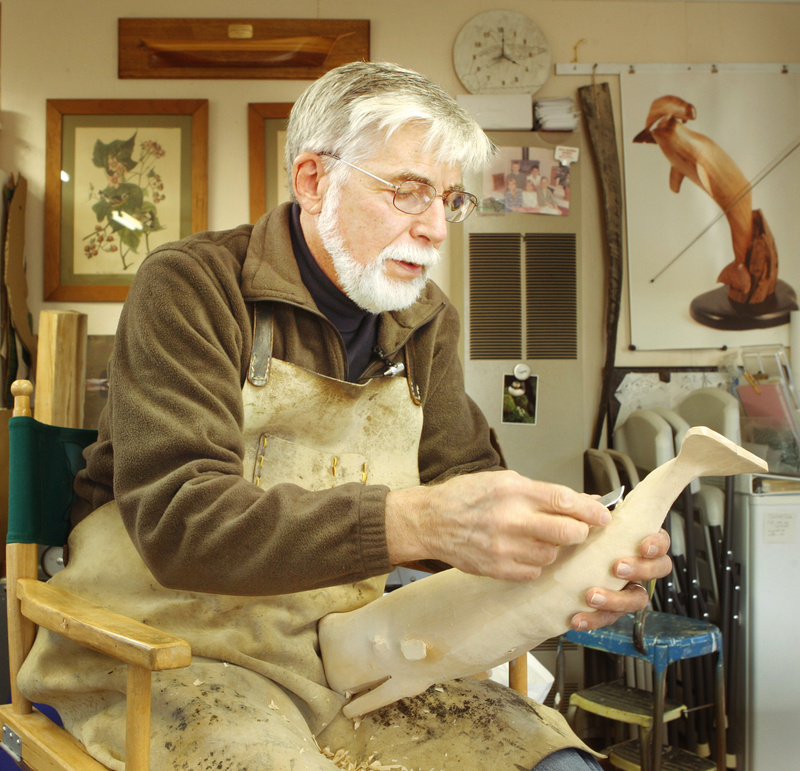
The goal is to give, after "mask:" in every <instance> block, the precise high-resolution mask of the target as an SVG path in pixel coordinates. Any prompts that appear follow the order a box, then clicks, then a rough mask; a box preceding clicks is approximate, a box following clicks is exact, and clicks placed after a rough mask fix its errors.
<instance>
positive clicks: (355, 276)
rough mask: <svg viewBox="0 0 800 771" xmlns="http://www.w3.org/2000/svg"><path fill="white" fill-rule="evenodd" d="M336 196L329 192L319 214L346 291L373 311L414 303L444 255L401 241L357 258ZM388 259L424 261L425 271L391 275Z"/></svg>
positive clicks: (326, 244)
mask: <svg viewBox="0 0 800 771" xmlns="http://www.w3.org/2000/svg"><path fill="white" fill-rule="evenodd" d="M331 198H333V199H336V198H337V196H332V197H331V196H329V197H328V200H326V201H325V202H324V203H323V206H322V211H321V212H320V215H319V222H318V229H319V237H320V240H321V241H322V245H323V247H324V248H325V251H327V253H328V254H329V255H330V257H331V260H332V261H333V267H334V270H335V271H336V276H337V278H338V279H339V285H340V286H341V287H342V290H343V291H344V293H345V294H346V295H347V296H348V297H349V298H350V299H351V300H352V301H353V302H354V303H355V304H356V305H358V306H359V307H360V308H363V309H364V310H365V311H369V312H370V313H383V312H384V311H399V310H403V308H408V307H409V306H410V305H413V304H414V303H415V302H416V301H417V299H418V298H419V296H420V294H421V293H422V290H423V289H424V288H425V284H426V283H427V281H428V272H429V271H430V269H431V268H433V267H435V266H436V265H437V264H438V263H439V260H440V259H441V255H440V254H439V252H438V251H437V250H436V249H434V247H432V246H428V247H424V246H423V247H417V246H411V245H410V244H399V245H397V246H388V247H386V248H385V249H384V250H383V251H382V252H381V253H380V254H379V255H378V256H377V257H376V258H375V259H374V260H373V261H372V262H370V263H368V264H367V265H362V264H361V263H359V262H357V261H356V260H355V259H354V258H353V256H352V255H351V254H350V251H349V250H348V249H347V247H346V246H345V244H344V239H343V238H342V235H341V233H340V232H339V228H338V221H337V216H336V215H337V214H338V208H339V207H338V201H337V200H331ZM389 260H398V261H400V262H410V263H413V264H415V265H422V266H423V269H422V273H420V275H419V276H417V277H416V278H413V279H392V278H389V277H388V276H387V275H386V267H385V264H386V262H388V261H389Z"/></svg>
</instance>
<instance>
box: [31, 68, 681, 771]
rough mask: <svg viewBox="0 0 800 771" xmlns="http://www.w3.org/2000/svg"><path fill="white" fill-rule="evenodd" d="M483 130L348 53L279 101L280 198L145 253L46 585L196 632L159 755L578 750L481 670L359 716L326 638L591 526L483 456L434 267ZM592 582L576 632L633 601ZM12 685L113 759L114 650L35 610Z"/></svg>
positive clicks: (411, 80)
mask: <svg viewBox="0 0 800 771" xmlns="http://www.w3.org/2000/svg"><path fill="white" fill-rule="evenodd" d="M492 151H493V148H492V146H491V144H490V142H489V141H488V140H487V138H486V136H485V135H484V133H483V132H482V131H481V130H480V128H479V127H478V126H477V125H476V124H475V122H474V121H472V120H471V119H470V118H469V117H468V116H467V115H466V114H465V113H464V112H463V111H462V110H461V109H460V108H459V107H458V106H457V104H456V103H455V102H454V101H453V99H451V98H450V97H449V96H448V95H447V94H445V93H444V92H443V91H442V90H441V89H440V88H439V87H437V86H436V85H435V84H433V83H431V82H430V81H429V80H427V79H426V78H424V77H422V76H420V75H418V74H417V73H414V72H410V71H408V70H404V69H401V68H399V67H397V66H395V65H388V64H372V63H356V64H351V65H346V66H343V67H341V68H338V69H336V70H333V71H331V72H329V73H328V74H327V75H325V76H324V77H323V78H321V79H320V80H319V81H317V82H316V83H314V84H313V85H312V86H311V87H310V88H309V89H308V90H307V91H306V93H305V94H304V95H303V96H302V97H301V98H300V99H299V101H298V102H297V104H296V105H295V107H294V109H293V111H292V116H291V119H290V123H289V128H288V132H287V162H288V168H289V171H290V179H291V184H292V189H293V194H294V199H295V202H294V203H292V204H290V205H286V206H282V207H280V208H278V209H277V210H275V211H272V212H270V213H268V214H267V215H266V216H264V217H263V218H262V219H261V220H260V221H259V222H258V223H257V224H256V225H255V226H249V225H247V226H242V227H239V228H236V229H234V230H230V231H226V232H218V233H203V234H199V235H196V236H194V237H192V238H189V239H186V240H184V241H181V242H177V243H172V244H168V245H166V246H163V247H160V248H159V249H157V250H156V251H155V252H154V253H153V254H152V255H150V257H149V258H148V259H147V260H146V261H145V262H144V264H143V265H142V267H141V269H140V270H139V273H138V274H137V276H136V280H135V281H134V284H133V286H132V287H131V291H130V294H129V297H128V300H127V302H126V304H125V307H124V309H123V312H122V315H121V318H120V323H119V329H118V332H117V337H116V342H115V347H114V353H113V356H112V359H111V362H110V364H109V375H110V381H111V389H110V394H109V401H108V406H107V408H106V409H105V411H104V413H103V416H102V418H101V425H100V436H99V439H98V442H97V443H96V444H95V445H93V446H92V447H91V448H89V450H87V461H88V464H87V468H86V471H85V472H84V473H83V474H82V475H81V476H80V478H79V480H78V483H77V490H78V493H79V496H80V501H79V502H78V505H77V506H76V510H75V520H76V522H77V524H76V527H75V529H74V530H73V533H72V536H71V539H70V561H69V565H68V566H67V568H66V569H65V570H64V571H62V572H61V573H59V574H58V575H57V576H56V578H55V579H54V581H55V582H57V583H59V584H61V585H64V586H68V587H70V588H72V589H73V590H74V591H76V592H78V593H80V594H82V595H84V596H86V597H88V598H90V599H93V600H94V601H96V602H99V603H102V604H106V605H109V606H111V607H113V608H114V609H116V610H119V611H121V612H124V613H126V614H129V615H131V616H133V617H135V618H138V619H140V620H143V621H144V622H145V623H148V624H152V625H154V626H156V627H160V628H162V629H165V630H168V631H171V632H173V633H174V634H177V635H179V636H181V637H183V638H185V639H187V640H188V641H189V642H190V643H191V646H192V651H193V656H194V658H193V663H192V665H191V666H190V667H188V668H187V669H185V670H176V671H172V672H165V673H158V674H156V675H155V677H154V696H153V730H152V744H151V755H152V767H153V768H154V769H159V771H164V770H168V769H206V768H208V769H211V768H214V769H249V770H250V771H256V769H276V770H277V769H281V770H283V769H289V768H294V769H309V771H325V770H326V769H328V770H330V769H333V768H335V767H336V764H337V763H341V759H342V758H343V757H346V758H347V759H348V762H353V763H354V764H358V763H366V762H367V760H368V759H369V758H370V757H372V756H375V757H377V759H379V760H380V761H381V762H382V763H385V764H387V765H391V764H395V765H392V766H391V767H393V768H400V767H406V768H409V769H411V768H414V769H416V768H424V769H426V770H427V769H429V768H431V767H435V768H437V769H438V768H453V769H458V770H459V771H470V770H472V769H474V771H478V770H479V769H481V770H484V769H489V768H491V769H493V770H494V771H497V770H503V769H508V771H517V769H519V768H526V769H528V768H531V767H533V766H534V765H536V764H537V763H539V761H542V764H540V766H537V768H539V767H541V768H542V769H544V768H548V769H554V768H566V769H579V768H587V767H590V768H593V767H596V766H595V765H589V764H590V763H591V764H594V761H593V760H590V758H589V755H588V754H584V753H579V752H578V750H576V749H575V748H579V747H582V746H583V745H582V743H581V742H580V740H579V739H578V738H577V737H575V736H574V735H573V734H572V733H571V732H570V731H569V729H568V727H567V726H566V724H565V722H564V721H563V719H561V717H560V716H559V715H557V713H554V712H552V711H550V710H546V709H545V708H544V707H541V706H540V705H537V704H534V703H533V702H530V701H528V700H527V699H524V698H523V697H521V696H519V695H518V694H515V693H514V692H511V691H509V690H508V689H506V688H502V687H500V686H495V685H494V684H487V683H481V682H479V681H477V680H473V679H472V678H468V679H466V680H463V681H455V682H449V683H443V684H441V685H440V686H437V687H436V688H433V689H431V690H430V691H429V692H427V693H425V694H422V695H420V696H419V697H415V698H413V699H405V700H403V701H402V702H398V703H396V704H394V705H390V706H387V707H385V708H382V709H381V710H378V711H376V712H374V713H372V714H369V715H367V716H365V717H364V718H363V720H361V722H360V723H358V724H354V723H353V721H350V720H347V719H346V718H344V717H343V715H342V714H341V708H342V706H343V705H344V704H345V703H346V698H345V697H343V696H341V695H339V694H338V693H336V692H334V691H332V690H331V689H330V688H328V686H327V682H326V679H325V674H324V670H323V666H322V662H321V660H320V656H319V648H318V641H317V623H318V621H319V619H320V618H322V617H323V616H324V615H326V614H328V613H331V612H335V611H344V610H350V609H353V608H357V607H360V606H361V605H363V604H364V603H367V602H370V601H372V600H373V599H375V598H377V597H379V596H380V595H381V593H382V592H383V585H384V580H385V576H386V574H387V573H389V572H390V571H391V570H392V568H393V566H395V565H398V564H402V563H406V562H409V561H419V560H435V561H439V562H444V563H447V564H448V565H452V566H455V567H457V568H459V569H461V570H463V571H468V572H471V573H476V574H481V575H486V576H491V577H496V578H502V579H511V580H515V581H532V580H535V579H536V577H537V576H538V575H539V572H540V570H541V567H542V566H543V565H545V564H548V563H549V562H551V561H552V560H553V559H554V558H555V555H556V553H557V551H558V548H559V546H561V545H564V544H573V543H577V542H580V541H582V540H583V539H584V538H586V536H587V533H588V531H589V528H590V527H602V525H603V524H604V522H606V521H607V518H608V512H607V511H606V510H605V509H604V508H603V507H602V506H601V505H600V504H598V503H597V502H596V501H595V500H593V499H592V498H591V497H589V496H586V495H583V494H579V493H576V492H573V491H571V490H568V489H566V488H563V487H560V486H556V485H552V484H546V483H543V482H536V481H533V480H530V479H526V478H523V477H521V476H519V475H518V474H516V473H514V472H511V471H505V470H502V469H501V468H500V467H499V458H498V456H497V454H496V452H495V450H494V449H493V447H492V444H491V442H490V436H489V430H488V427H487V424H486V421H485V419H484V417H483V416H482V415H481V413H480V412H479V410H478V409H477V407H476V406H475V405H474V404H473V402H472V401H471V400H470V399H469V397H468V396H467V395H466V394H465V392H464V385H463V380H462V373H461V368H460V365H459V361H458V357H457V355H456V339H457V335H458V321H457V319H456V314H455V311H454V310H453V307H452V306H451V305H450V303H449V302H448V300H447V298H446V297H445V296H444V295H443V294H442V292H441V291H440V290H439V289H438V288H437V287H436V286H435V285H434V284H432V283H431V282H429V281H428V272H429V270H430V269H431V268H432V267H433V266H434V265H435V264H436V263H437V262H438V259H439V252H438V248H439V246H440V245H441V243H442V241H443V240H444V238H445V236H446V233H447V227H448V222H459V221H461V220H463V219H464V218H465V217H466V216H468V215H469V213H470V212H471V211H472V209H473V207H474V205H475V202H476V199H475V197H474V196H472V195H471V194H469V193H467V192H466V191H465V190H464V189H463V186H462V173H463V172H465V171H470V170H473V169H476V168H478V167H479V166H481V165H482V164H484V163H485V162H486V161H487V160H488V159H489V158H490V156H491V154H492ZM667 547H668V541H667V538H666V536H665V535H663V534H655V535H654V536H652V537H651V538H649V539H647V540H646V541H645V542H644V543H643V545H642V553H641V555H629V556H625V557H624V558H622V559H620V560H619V561H618V562H617V563H616V564H615V570H616V572H617V574H618V575H620V576H624V577H626V578H629V579H630V580H631V581H644V580H647V579H649V578H651V577H654V576H658V575H663V574H664V573H665V572H666V571H667V570H668V568H669V559H668V557H666V556H665V554H666V550H667ZM587 598H590V599H591V604H592V605H593V607H595V608H597V609H598V611H597V612H595V613H592V612H587V613H582V614H579V616H577V617H576V618H575V620H574V624H575V626H576V627H583V628H588V627H596V626H600V625H602V624H604V623H608V622H610V621H612V620H613V619H615V618H616V617H617V616H618V614H620V613H622V612H625V611H630V610H635V609H637V608H639V607H641V606H642V605H643V604H644V602H645V601H646V597H645V596H644V593H643V592H642V591H641V589H640V588H639V589H637V588H631V589H628V590H624V591H620V592H610V591H605V590H602V589H597V590H589V591H588V592H587ZM20 682H21V687H22V689H23V691H24V692H25V693H26V694H28V695H29V696H30V697H33V698H35V699H36V700H39V701H46V702H49V703H51V704H53V705H55V706H56V707H57V709H58V710H59V711H60V713H61V715H62V717H63V719H64V722H65V725H66V727H67V728H68V730H70V731H71V732H72V733H74V734H75V735H76V736H78V737H79V738H80V739H81V740H82V741H83V742H84V743H85V744H86V745H87V747H88V748H89V751H90V752H91V753H92V754H93V755H94V756H95V757H97V758H98V759H99V760H100V761H101V762H102V763H105V764H106V765H108V766H109V767H110V768H113V769H122V768H123V767H124V766H123V764H122V762H121V760H120V758H121V757H122V753H123V748H124V738H123V737H124V717H123V715H124V685H125V671H124V667H119V666H117V665H116V664H115V663H114V662H112V661H110V660H109V659H106V658H105V657H103V656H100V655H99V654H95V653H93V652H91V651H86V652H83V651H80V650H77V649H75V648H74V647H73V646H71V645H70V644H68V643H66V642H64V641H62V640H60V639H59V638H56V637H54V636H51V635H49V634H48V633H46V632H43V633H41V634H40V636H39V639H38V640H37V643H36V646H35V648H34V653H33V655H32V656H31V657H29V659H28V662H27V663H26V666H25V669H24V671H23V673H22V676H21V678H20ZM319 748H322V750H323V751H320V749H319ZM543 759H544V760H543ZM345 765H346V764H345Z"/></svg>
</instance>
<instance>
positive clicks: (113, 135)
mask: <svg viewBox="0 0 800 771" xmlns="http://www.w3.org/2000/svg"><path fill="white" fill-rule="evenodd" d="M45 187H46V190H45V271H44V282H45V287H44V299H45V300H78V301H81V300H82V301H122V300H124V299H125V297H126V295H127V293H128V287H129V285H130V283H131V281H132V280H133V276H134V275H135V273H136V270H137V269H138V266H139V265H140V264H141V261H142V260H143V259H144V258H145V257H146V256H147V254H148V253H149V252H150V251H151V250H152V249H153V248H155V247H156V246H159V245H160V244H162V243H165V242H168V241H174V240H176V239H179V238H183V237H185V236H188V235H190V234H191V233H193V232H196V231H198V230H203V229H204V228H205V227H206V221H207V192H208V191H207V187H208V102H207V101H206V100H198V99H186V100H181V99H177V100H174V99H162V100H114V99H108V100H92V99H79V100H49V101H48V103H47V168H46V185H45Z"/></svg>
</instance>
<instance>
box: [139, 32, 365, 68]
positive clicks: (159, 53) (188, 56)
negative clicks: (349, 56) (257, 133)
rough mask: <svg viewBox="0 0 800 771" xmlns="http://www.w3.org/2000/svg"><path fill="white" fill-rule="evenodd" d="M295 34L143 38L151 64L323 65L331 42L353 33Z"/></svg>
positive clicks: (333, 44)
mask: <svg viewBox="0 0 800 771" xmlns="http://www.w3.org/2000/svg"><path fill="white" fill-rule="evenodd" d="M352 34H353V33H352V32H348V33H345V34H343V35H297V36H295V37H283V38H270V39H268V40H161V39H154V38H142V45H143V46H144V47H145V48H146V49H147V51H148V52H149V54H150V64H151V66H153V67H159V66H167V67H175V66H190V67H203V66H216V65H220V66H225V67H271V66H274V67H277V66H294V67H322V66H323V65H324V64H325V61H326V60H327V58H328V56H329V55H330V53H331V51H332V50H333V48H334V46H335V45H336V44H337V43H338V42H339V41H340V40H341V39H342V38H343V37H348V36H349V35H352Z"/></svg>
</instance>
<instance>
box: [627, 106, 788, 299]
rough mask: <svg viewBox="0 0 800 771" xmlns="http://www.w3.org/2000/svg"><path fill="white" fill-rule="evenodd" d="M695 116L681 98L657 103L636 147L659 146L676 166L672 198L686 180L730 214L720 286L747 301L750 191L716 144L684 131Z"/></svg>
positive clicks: (672, 170) (671, 178)
mask: <svg viewBox="0 0 800 771" xmlns="http://www.w3.org/2000/svg"><path fill="white" fill-rule="evenodd" d="M696 115H697V111H696V110H695V108H694V106H693V105H691V104H689V103H688V102H686V101H684V100H683V99H681V98H680V97H677V96H663V97H660V98H658V99H655V100H654V101H653V103H652V104H651V105H650V112H649V113H648V116H647V124H646V128H645V129H644V130H643V131H641V132H640V133H639V134H637V135H636V137H634V140H633V141H634V142H655V143H656V144H657V145H658V146H659V147H660V148H661V151H662V152H663V153H664V155H665V156H666V157H667V160H668V161H669V162H670V165H671V168H670V172H669V188H670V190H672V192H673V193H678V192H680V189H681V183H682V182H683V179H684V177H688V178H689V179H690V180H691V181H692V182H694V183H695V184H696V185H697V186H698V187H700V188H701V189H702V190H705V191H706V193H708V195H710V196H711V198H713V199H714V201H715V202H716V203H717V205H718V206H719V207H720V209H722V211H723V212H725V216H726V217H727V219H728V225H729V226H730V230H731V240H732V242H733V255H734V261H733V262H732V263H730V264H728V265H726V266H725V267H724V268H723V269H722V272H721V273H720V274H719V276H718V278H717V281H720V282H722V283H723V284H727V285H728V286H730V287H732V289H733V290H734V291H736V292H737V293H738V294H737V295H736V296H737V297H741V296H747V295H749V294H750V290H751V286H752V280H753V279H752V276H751V274H750V271H749V270H748V268H747V258H748V254H749V250H750V248H751V244H752V241H753V205H752V195H751V193H750V189H751V186H750V183H749V182H748V180H747V178H746V177H745V176H744V174H743V173H742V171H741V169H740V168H739V167H738V166H737V165H736V163H735V162H734V161H733V159H732V158H731V157H730V156H729V155H728V154H727V153H726V152H725V151H724V150H723V149H722V148H721V147H720V146H719V145H718V144H716V142H714V141H712V140H711V139H709V138H708V137H707V136H705V135H704V134H699V133H697V132H696V131H692V130H691V129H689V128H687V127H686V126H685V125H684V123H685V122H686V120H687V119H694V118H695V117H696ZM772 289H774V286H773V287H772ZM767 291H770V290H767Z"/></svg>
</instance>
